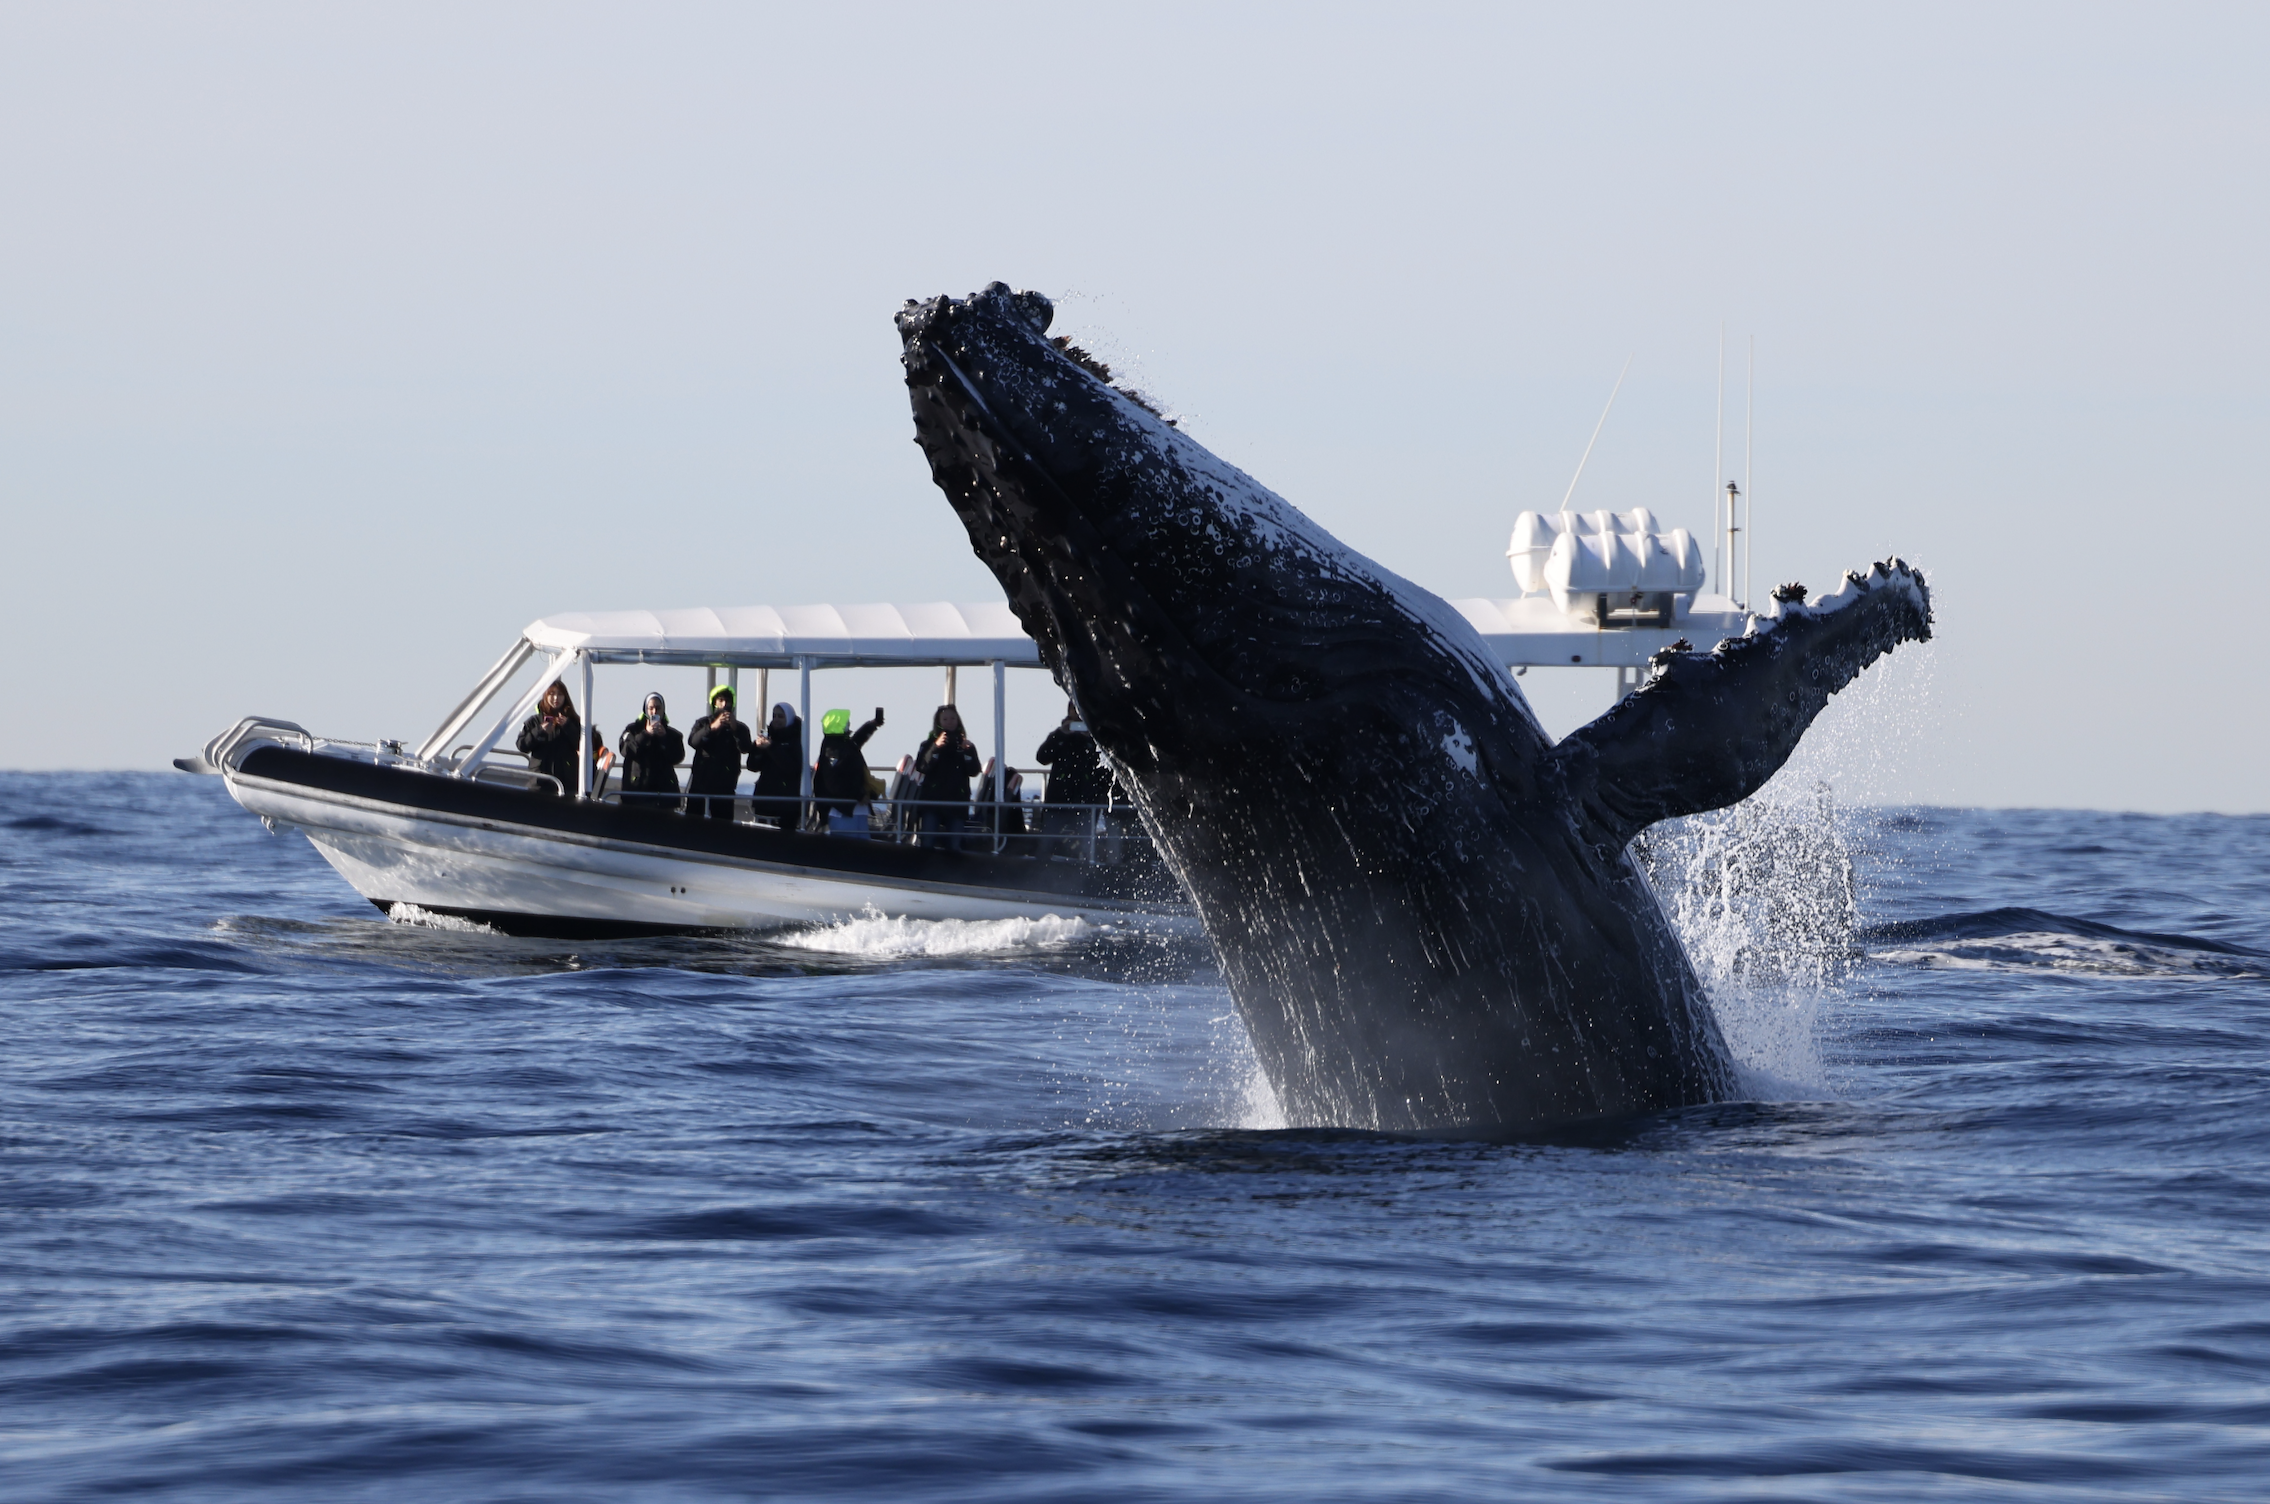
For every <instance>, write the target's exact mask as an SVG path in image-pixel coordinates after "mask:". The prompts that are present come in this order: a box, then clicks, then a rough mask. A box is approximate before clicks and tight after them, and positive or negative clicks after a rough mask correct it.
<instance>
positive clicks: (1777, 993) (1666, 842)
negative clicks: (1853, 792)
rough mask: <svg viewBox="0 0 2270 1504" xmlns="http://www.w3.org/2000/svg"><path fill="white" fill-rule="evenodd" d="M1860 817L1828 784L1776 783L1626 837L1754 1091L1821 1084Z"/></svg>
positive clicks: (1845, 947) (1840, 975)
mask: <svg viewBox="0 0 2270 1504" xmlns="http://www.w3.org/2000/svg"><path fill="white" fill-rule="evenodd" d="M1857 823H1858V821H1857V818H1856V812H1854V811H1850V810H1847V809H1843V808H1840V807H1839V806H1838V804H1837V803H1836V800H1835V798H1834V796H1833V794H1832V792H1831V790H1830V788H1829V786H1828V785H1827V784H1825V783H1816V784H1815V785H1813V786H1812V787H1811V788H1810V789H1805V790H1802V791H1799V790H1790V789H1786V788H1781V787H1778V786H1776V787H1769V788H1768V789H1766V790H1764V791H1762V792H1761V793H1759V794H1758V795H1755V796H1753V797H1752V798H1749V799H1746V800H1744V801H1742V802H1741V803H1740V804H1737V805H1735V806H1733V807H1732V808H1731V809H1725V810H1719V811H1715V812H1713V813H1711V814H1707V815H1695V816H1691V817H1689V818H1687V819H1684V820H1673V821H1667V822H1665V823H1664V824H1662V825H1659V826H1657V827H1655V828H1654V829H1653V830H1650V831H1648V832H1647V833H1646V834H1645V835H1644V836H1642V837H1641V838H1640V839H1639V840H1637V841H1635V842H1634V843H1633V848H1632V849H1633V854H1634V855H1635V856H1636V857H1637V858H1638V860H1639V862H1640V866H1641V868H1642V870H1643V871H1645V872H1646V873H1647V875H1648V880H1649V882H1650V883H1651V884H1653V886H1654V888H1655V892H1656V896H1657V897H1658V898H1659V899H1660V900H1661V901H1662V903H1663V906H1664V909H1665V911H1666V912H1667V913H1668V914H1669V915H1670V916H1671V922H1672V924H1673V925H1674V926H1675V927H1676V928H1677V929H1678V931H1679V937H1680V940H1681V941H1682V942H1683V943H1684V944H1685V946H1686V948H1687V954H1688V956H1689V957H1690V958H1691V959H1692V960H1693V962H1694V964H1695V968H1696V970H1698V971H1699V972H1700V973H1701V974H1702V976H1703V979H1704V981H1705V983H1706V984H1707V985H1708V987H1709V988H1710V992H1711V999H1712V1002H1713V1005H1714V1007H1715V1010H1716V1012H1717V1015H1718V1023H1719V1029H1720V1031H1721V1032H1722V1033H1723V1034H1724V1035H1725V1036H1726V1042H1727V1047H1728V1048H1729V1049H1730V1050H1731V1051H1732V1052H1733V1055H1734V1059H1735V1063H1736V1065H1737V1066H1738V1067H1740V1069H1741V1071H1742V1073H1743V1076H1744V1079H1745V1084H1746V1085H1747V1086H1748V1087H1749V1089H1750V1090H1751V1091H1752V1092H1754V1093H1755V1094H1757V1095H1759V1096H1764V1097H1788V1096H1806V1095H1817V1094H1819V1093H1820V1092H1821V1091H1823V1090H1825V1089H1826V1086H1827V1076H1828V1071H1827V1068H1826V1065H1825V1063H1824V1061H1823V1060H1822V1057H1821V1050H1820V1043H1819V1040H1820V1034H1821V1027H1822V1023H1823V1019H1822V1012H1823V1007H1824V1005H1825V1003H1826V1002H1827V1001H1828V999H1830V998H1831V997H1833V996H1835V995H1836V993H1837V989H1838V988H1839V987H1840V986H1841V985H1842V983H1843V982H1844V981H1845V979H1846V978H1847V977H1848V976H1849V975H1850V973H1851V970H1852V966H1853V964H1854V962H1855V961H1856V960H1857V959H1858V957H1859V954H1860V951H1859V947H1858V945H1857V944H1856V941H1855V934H1856V931H1857V930H1858V927H1859V921H1860V891H1859V881H1858V875H1857V874H1858V868H1857V865H1856V864H1855V862H1854V860H1853V849H1854V842H1855V838H1856V825H1857Z"/></svg>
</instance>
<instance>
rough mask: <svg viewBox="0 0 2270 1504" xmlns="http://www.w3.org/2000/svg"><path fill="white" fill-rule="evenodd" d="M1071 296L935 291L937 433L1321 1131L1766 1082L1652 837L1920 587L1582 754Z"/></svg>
mask: <svg viewBox="0 0 2270 1504" xmlns="http://www.w3.org/2000/svg"><path fill="white" fill-rule="evenodd" d="M1053 312H1054V311H1053V308H1052V306H1051V304H1050V303H1049V301H1048V299H1047V298H1045V297H1043V296H1041V295H1039V294H1037V293H1032V292H1022V291H1012V290H1011V289H1010V288H1009V287H1007V286H1006V285H1004V284H1002V283H998V282H996V283H994V284H992V285H991V286H989V287H987V288H986V289H985V290H984V291H982V292H979V293H976V294H974V295H972V296H970V297H968V298H966V299H962V298H950V297H937V298H931V299H928V300H924V301H913V300H910V301H909V302H908V303H907V304H906V305H905V307H904V308H902V309H901V310H900V312H899V314H898V316H897V324H898V329H899V333H900V336H901V339H902V342H903V363H904V366H905V372H906V383H907V388H908V394H909V398H910V400H911V402H912V404H913V410H914V424H915V436H916V442H917V443H918V444H920V445H921V447H922V450H923V453H924V455H925V457H926V458H927V459H928V461H929V464H930V470H931V475H932V477H933V479H934V480H935V481H936V482H937V484H938V486H939V488H940V489H941V490H942V491H943V492H944V493H945V496H946V498H947V500H948V501H949V502H950V503H951V504H952V505H953V508H954V510H955V512H956V513H957V514H958V515H959V516H960V518H961V520H962V523H963V525H964V526H965V528H966V529H967V531H968V533H969V539H970V546H971V547H972V548H973V549H974V550H975V551H976V553H977V556H978V558H980V559H981V560H983V561H984V562H985V564H986V565H987V566H988V567H989V568H990V569H991V570H992V571H993V574H994V576H995V577H996V578H997V579H998V580H999V581H1000V583H1001V588H1002V589H1003V591H1004V592H1005V593H1006V594H1007V596H1008V600H1009V604H1010V606H1011V607H1012V608H1013V609H1014V610H1015V612H1016V614H1017V616H1018V619H1019V620H1020V621H1021V622H1022V623H1023V624H1024V626H1025V629H1026V630H1027V631H1028V632H1030V633H1031V634H1032V636H1033V637H1034V639H1035V640H1036V641H1037V642H1038V643H1039V645H1040V652H1041V655H1042V659H1043V661H1044V662H1045V663H1046V664H1047V666H1048V667H1049V668H1050V669H1051V670H1052V671H1053V672H1054V674H1055V675H1056V678H1057V681H1058V682H1059V684H1061V685H1062V686H1063V687H1064V688H1065V690H1066V691H1067V692H1068V693H1069V694H1070V696H1071V698H1072V700H1073V702H1074V703H1075V704H1076V705H1077V706H1078V707H1079V711H1080V714H1081V715H1082V716H1083V717H1084V718H1085V719H1086V721H1087V723H1088V726H1089V728H1090V729H1091V730H1092V731H1093V732H1094V734H1095V737H1096V739H1097V742H1098V743H1099V745H1100V746H1101V747H1102V748H1103V750H1104V752H1105V753H1106V754H1107V756H1108V757H1109V758H1110V760H1111V762H1112V764H1113V766H1114V768H1115V769H1116V770H1117V772H1118V774H1119V777H1120V778H1121V780H1122V782H1123V783H1124V784H1125V785H1126V786H1127V787H1128V788H1129V790H1130V792H1131V794H1132V796H1133V798H1134V801H1135V804H1136V806H1137V808H1138V810H1139V812H1140V814H1141V816H1142V819H1143V822H1144V824H1145V825H1146V827H1147V828H1148V829H1149V830H1150V832H1151V834H1152V836H1153V837H1154V839H1155V840H1156V841H1157V843H1158V847H1159V850H1160V852H1161V854H1162V855H1163V856H1164V858H1165V860H1166V862H1167V864H1168V865H1169V866H1170V867H1171V869H1172V870H1173V871H1174V873H1175V875H1176V876H1177V877H1178V878H1179V879H1180V880H1181V882H1182V884H1183V886H1184V887H1185V888H1186V889H1187V890H1188V891H1189V893H1190V895H1191V898H1192V900H1193V901H1194V903H1195V904H1196V907H1197V911H1198V914H1199V917H1200V919H1201V921H1202V922H1203V924H1204V925H1205V928H1206V932H1207V934H1208V936H1209V937H1210V938H1211V940H1212V941H1213V944H1214V947H1215V950H1216V952H1217V953H1218V955H1219V957H1220V959H1221V964H1222V967H1223V971H1224V975H1225V978H1226V980H1227V982H1228V984H1229V988H1230V992H1231V995H1232V997H1233V998H1234V1000H1235V1002H1236V1005H1237V1008H1238V1011H1239V1013H1240V1014H1241V1016H1242V1017H1243V1019H1244V1021H1245V1025H1246V1029H1247V1032H1248V1034H1249V1036H1250V1037H1251V1039H1252V1041H1253V1047H1254V1050H1255V1052H1256V1053H1257V1055H1258V1056H1259V1058H1260V1061H1261V1065H1262V1068H1263V1070H1264V1071H1265V1072H1266V1073H1267V1075H1268V1078H1269V1081H1270V1084H1271V1085H1272V1087H1273V1088H1274V1089H1275V1091H1276V1094H1277V1097H1278V1100H1279V1102H1280V1104H1281V1105H1282V1106H1283V1108H1284V1110H1285V1112H1286V1115H1287V1118H1288V1120H1289V1121H1291V1122H1292V1123H1294V1124H1296V1125H1307V1126H1341V1127H1354V1128H1366V1129H1375V1130H1384V1131H1397V1132H1448V1131H1475V1132H1490V1131H1520V1130H1524V1129H1529V1128H1536V1127H1543V1126H1549V1125H1554V1124H1561V1123H1572V1122H1579V1121H1583V1120H1587V1119H1598V1118H1607V1117H1618V1116H1625V1115H1630V1114H1636V1113H1642V1112H1648V1111H1654V1110H1659V1109H1663V1108H1669V1107H1676V1106H1682V1105H1687V1104H1693V1103H1700V1102H1706V1101H1713V1100H1724V1099H1726V1098H1728V1097H1729V1096H1731V1095H1732V1094H1734V1092H1735V1091H1736V1090H1737V1086H1736V1082H1735V1076H1734V1071H1733V1067H1732V1064H1731V1061H1730V1059H1729V1056H1728V1053H1727V1049H1726V1045H1725V1042H1724V1040H1723V1038H1722V1037H1721V1035H1720V1033H1719V1030H1718V1025H1717V1022H1716V1020H1715V1018H1714V1016H1713V1014H1712V1012H1711V1007H1710V1001H1709V999H1708V997H1707V996H1706V994H1705V992H1704V988H1703V986H1702V983H1701V981H1700V979H1699V978H1698V977H1697V975H1696V973H1695V971H1694V968H1693V967H1692V965H1691V964H1690V963H1689V961H1688V959H1687V956H1686V954H1685V952H1684V951H1683V950H1682V948H1681V946H1680V944H1679V940H1678V937H1677V935H1676V934H1675V933H1674V932H1673V930H1672V928H1671V925H1670V923H1669V921H1668V919H1667V918H1666V917H1665V915H1664V912H1663V910H1662V908H1661V907H1660V905H1659V904H1658V903H1657V902H1656V899H1655V896H1654V894H1653V892H1652V890H1650V888H1649V887H1648V885H1647V882H1646V880H1645V878H1644V877H1643V876H1642V875H1641V874H1640V872H1639V870H1638V867H1637V866H1636V864H1635V863H1634V861H1633V859H1632V857H1631V855H1630V854H1629V853H1628V851H1627V849H1626V848H1627V846H1628V845H1629V843H1630V841H1631V839H1632V837H1633V836H1634V835H1636V834H1637V833H1639V832H1640V831H1641V830H1643V829H1645V828H1646V827H1647V826H1648V825H1650V824H1652V823H1654V822H1655V821H1658V820H1664V819H1668V818H1671V817H1673V816H1677V815H1684V814H1691V813H1696V812H1699V811H1703V810H1709V809H1716V808H1720V807H1723V806H1725V805H1728V804H1731V803H1733V802H1735V801H1737V800H1739V799H1741V798H1743V797H1744V796H1746V795H1747V794H1749V793H1750V792H1752V791H1753V790H1755V789H1756V788H1757V787H1758V786H1759V785H1761V784H1762V783H1764V782H1765V780H1766V779H1767V778H1769V777H1770V776H1772V774H1773V772H1774V771H1775V770H1776V769H1777V768H1779V767H1780V766H1781V765H1782V764H1783V763H1784V762H1785V761H1787V760H1788V757H1789V755H1790V753H1791V752H1792V751H1793V750H1794V749H1795V747H1796V745H1797V741H1798V738H1799V737H1800V736H1801V735H1802V734H1803V732H1804V730H1805V728H1806V727H1807V726H1808V725H1809V724H1810V723H1811V721H1812V720H1813V718H1814V716H1816V715H1817V714H1819V712H1820V710H1821V708H1822V706H1823V705H1825V704H1826V703H1827V701H1828V698H1829V696H1830V695H1832V694H1833V693H1835V692H1836V691H1837V690H1838V689H1840V688H1842V687H1843V686H1844V685H1845V684H1847V683H1849V682H1850V681H1851V680H1852V679H1853V677H1854V676H1855V675H1857V674H1858V673H1859V672H1860V671H1861V670H1862V669H1863V668H1865V667H1866V666H1867V665H1868V664H1870V663H1872V662H1874V661H1875V660H1876V659H1877V658H1878V657H1881V656H1882V655H1883V654H1885V653H1886V652H1889V651H1890V650H1891V649H1892V648H1893V647H1894V646H1895V645H1896V644H1898V643H1899V642H1902V641H1908V640H1921V639H1925V638H1928V637H1929V636H1930V632H1931V602H1930V595H1929V592H1928V590H1927V589H1926V587H1925V584H1924V581H1923V578H1922V576H1921V575H1920V574H1919V573H1917V572H1916V571H1915V570H1914V569H1912V568H1910V567H1909V566H1908V565H1906V564H1904V563H1902V562H1900V561H1899V560H1898V559H1892V560H1889V561H1887V562H1885V563H1882V564H1878V565H1876V566H1874V567H1873V568H1871V569H1870V570H1868V571H1866V572H1865V573H1853V574H1848V575H1847V576H1846V577H1845V580H1844V582H1843V584H1842V586H1841V587H1840V588H1839V589H1838V590H1836V591H1835V592H1833V593H1830V594H1827V595H1824V596H1822V597H1820V598H1818V599H1815V600H1812V601H1810V602H1808V601H1806V600H1804V599H1803V598H1802V596H1803V591H1802V587H1785V588H1784V589H1783V590H1781V591H1777V592H1776V599H1775V601H1774V604H1773V606H1772V607H1771V608H1770V609H1769V610H1768V611H1766V612H1765V613H1762V614H1761V615H1760V616H1758V617H1757V618H1755V619H1754V621H1753V624H1752V626H1751V628H1750V630H1749V632H1748V634H1747V635H1745V636H1743V637H1740V638H1737V639H1732V640H1729V641H1727V642H1723V643H1720V644H1718V645H1717V646H1716V647H1715V648H1713V649H1712V650H1711V651H1709V652H1693V651H1666V652H1664V653H1659V654H1657V655H1656V658H1655V660H1654V661H1653V663H1652V664H1651V667H1650V670H1649V674H1648V677H1647V679H1646V682H1645V684H1644V687H1642V688H1641V689H1640V690H1638V691H1637V692H1636V693H1634V694H1632V695H1629V696H1627V697H1625V698H1624V699H1623V700H1622V701H1620V702H1619V703H1618V704H1617V705H1616V706H1615V707H1614V708H1613V709H1611V710H1609V711H1608V712H1607V713H1606V714H1605V715H1603V716H1601V717H1600V718H1599V719H1598V720H1596V721H1594V722H1592V723H1591V724H1590V725H1587V726H1585V727H1583V728H1582V729H1580V730H1578V731H1577V732H1575V733H1573V734H1572V735H1570V736H1569V737H1567V738H1565V739H1563V740H1562V741H1561V742H1559V743H1557V744H1556V743H1554V742H1553V741H1552V740H1551V738H1549V737H1548V736H1547V735H1546V734H1545V733H1544V731H1543V729H1542V728H1541V727H1540V726H1539V725H1538V722H1537V719H1536V717H1535V716H1534V715H1533V714H1532V713H1531V712H1530V709H1529V707H1528V704H1527V702H1526V701H1525V700H1524V699H1523V698H1522V695H1521V692H1520V690H1519V688H1518V687H1516V685H1515V684H1514V682H1513V680H1512V678H1511V677H1510V676H1509V675H1508V674H1507V673H1506V671H1505V669H1504V667H1503V666H1502V665H1500V664H1498V663H1497V662H1495V661H1494V660H1493V659H1492V658H1491V657H1490V656H1489V654H1488V653H1487V651H1486V650H1485V648H1484V646H1483V644H1482V641H1481V639H1480V637H1479V636H1478V635H1477V634H1476V633H1475V631H1474V630H1473V628H1472V627H1471V626H1470V625H1469V624H1468V623H1467V622H1466V621H1465V619H1464V618H1463V617H1461V616H1460V615H1459V614H1458V613H1457V612H1456V611H1455V610H1454V609H1452V608H1451V607H1450V606H1449V605H1448V604H1447V603H1446V602H1444V601H1442V600H1440V599H1438V598H1437V597H1435V596H1434V595H1431V594H1429V593H1428V592H1427V591H1425V590H1422V589H1420V588H1419V587H1418V586H1416V585H1413V584H1411V583H1410V582H1409V581H1407V580H1403V579H1400V578H1398V577H1397V576H1395V575H1394V574H1392V573H1390V572H1388V571H1387V570H1385V569H1382V568H1381V567H1379V566H1378V565H1377V564H1375V563H1373V562H1372V561H1370V560H1369V559H1366V558H1364V557H1363V556H1361V555H1360V554H1358V553H1356V552H1355V551H1354V550H1352V549H1350V548H1348V547H1347V546H1346V545H1344V544H1342V543H1340V542H1339V541H1338V540H1337V539H1335V538H1333V537H1332V536H1331V535H1330V534H1328V533H1326V532H1325V531H1324V530H1323V529H1322V528H1320V527H1318V526H1317V525H1316V524H1315V523H1313V522H1311V521H1310V520H1309V519H1308V518H1307V517H1305V516H1303V515H1302V514H1301V513H1300V512H1299V511H1297V510H1295V509H1294V507H1293V506H1292V505H1291V504H1290V503H1288V502H1286V501H1285V500H1283V499H1282V498H1281V497H1278V496H1277V495H1275V494H1274V493H1272V492H1271V491H1269V490H1268V489H1267V488H1266V487H1264V486H1262V485H1261V484H1260V483H1259V482H1257V481H1255V480H1253V479H1252V478H1251V477H1249V476H1247V475H1246V474H1244V473H1243V472H1242V471H1240V470H1238V469H1237V468H1236V467H1234V466H1232V465H1230V464H1228V463H1226V462H1225V461H1223V460H1221V459H1219V458H1218V457H1216V456H1215V455H1214V454H1212V453H1210V452H1209V451H1208V450H1206V449H1205V448H1204V447H1203V446H1201V445H1199V444H1198V443H1197V442H1195V441H1194V440H1193V439H1191V438H1190V436H1189V435H1187V434H1185V433H1183V432H1181V431H1180V430H1179V428H1177V427H1176V426H1175V424H1174V423H1173V422H1172V421H1171V420H1170V419H1168V418H1166V417H1164V416H1162V415H1161V414H1160V413H1159V412H1157V411H1156V410H1155V408H1154V406H1153V405H1152V404H1151V402H1150V401H1149V400H1148V399H1146V398H1144V397H1143V396H1142V394H1141V393H1138V392H1132V391H1129V390H1125V389H1122V388H1119V387H1115V386H1114V385H1113V384H1112V382H1111V379H1110V372H1109V370H1108V368H1107V367H1105V366H1103V365H1102V364H1101V363H1100V362H1098V361H1096V360H1094V359H1093V358H1092V357H1090V356H1088V355H1087V354H1085V352H1082V351H1081V350H1080V349H1079V348H1078V347H1077V346H1074V345H1072V344H1070V343H1069V341H1067V340H1065V339H1062V338H1058V339H1053V340H1052V339H1051V338H1050V337H1049V335H1048V328H1049V325H1050V323H1051V321H1052V318H1053ZM1682 647H1683V645H1682Z"/></svg>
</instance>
